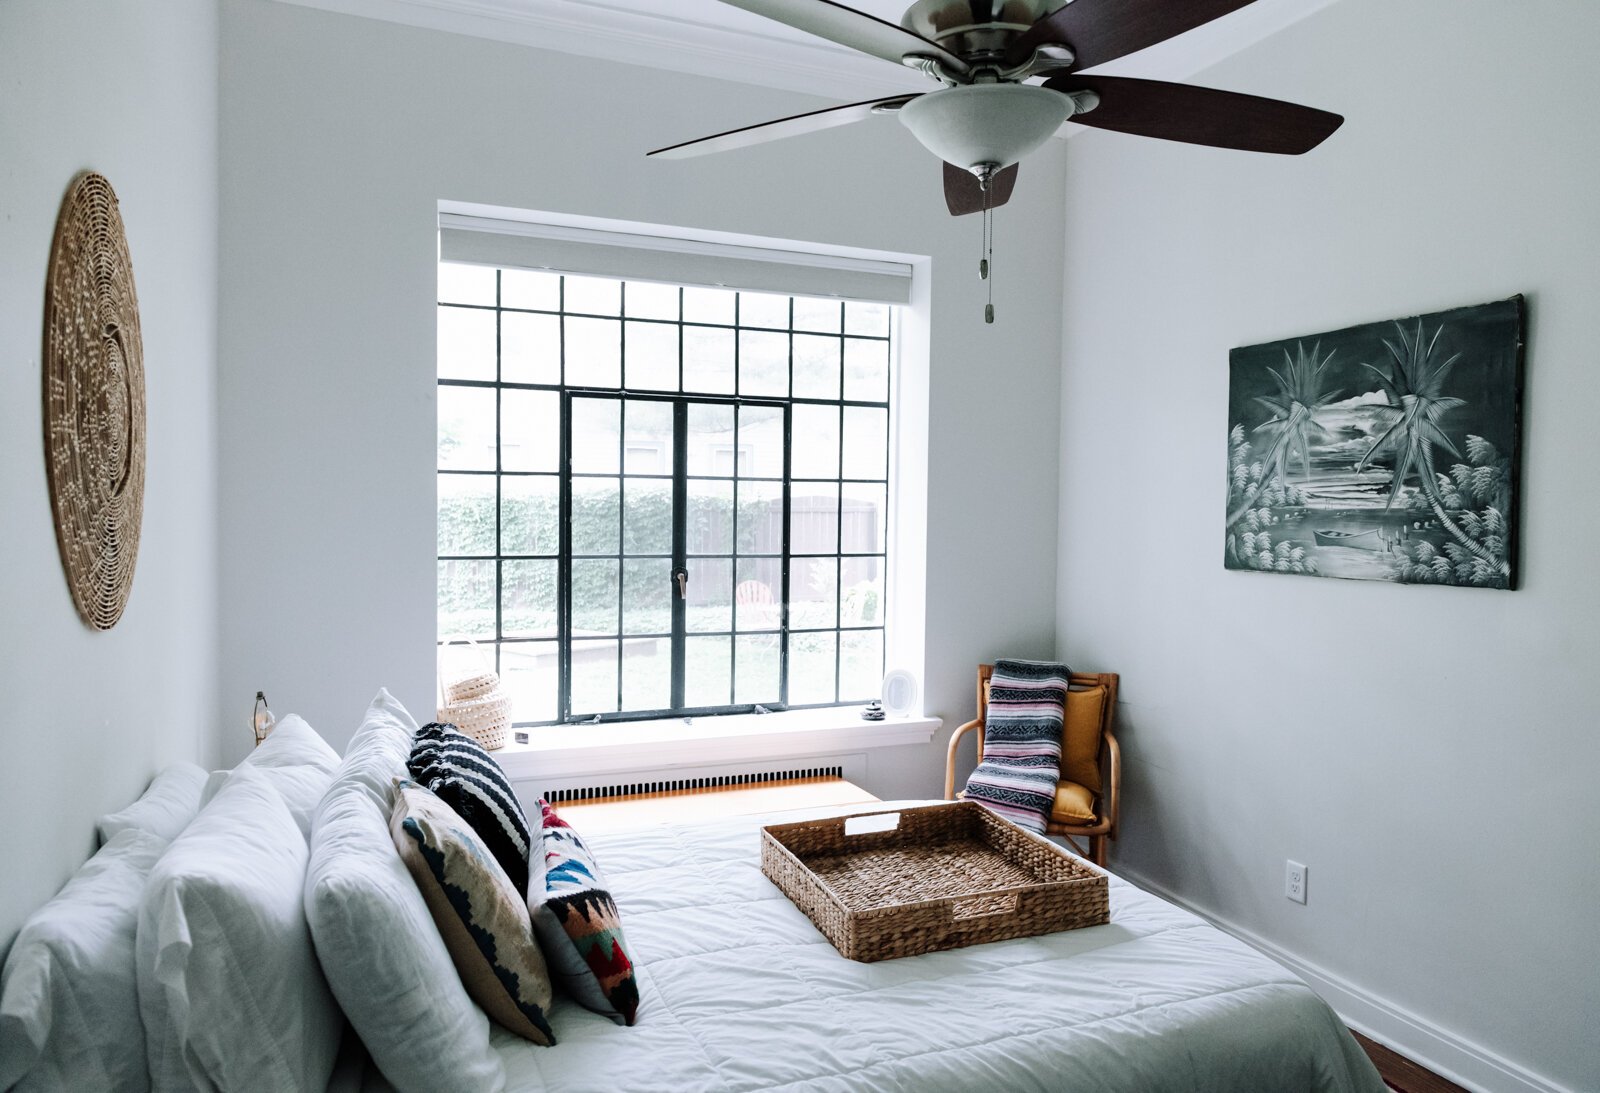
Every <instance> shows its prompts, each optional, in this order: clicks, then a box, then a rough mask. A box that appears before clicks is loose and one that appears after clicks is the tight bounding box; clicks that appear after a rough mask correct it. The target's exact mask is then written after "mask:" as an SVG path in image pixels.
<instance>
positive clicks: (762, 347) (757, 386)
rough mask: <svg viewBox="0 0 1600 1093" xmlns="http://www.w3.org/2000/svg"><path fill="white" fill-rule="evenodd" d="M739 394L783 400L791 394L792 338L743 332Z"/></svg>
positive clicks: (764, 331)
mask: <svg viewBox="0 0 1600 1093" xmlns="http://www.w3.org/2000/svg"><path fill="white" fill-rule="evenodd" d="M739 393H740V394H741V395H753V396H757V397H776V398H783V397H784V396H786V395H788V393H789V335H787V334H775V333H772V332H770V331H766V330H741V331H739Z"/></svg>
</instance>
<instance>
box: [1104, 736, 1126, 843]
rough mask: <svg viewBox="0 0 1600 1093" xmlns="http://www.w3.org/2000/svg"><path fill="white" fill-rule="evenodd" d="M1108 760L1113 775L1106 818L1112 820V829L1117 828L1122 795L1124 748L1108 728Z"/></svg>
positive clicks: (1107, 792) (1110, 781)
mask: <svg viewBox="0 0 1600 1093" xmlns="http://www.w3.org/2000/svg"><path fill="white" fill-rule="evenodd" d="M1106 762H1107V764H1108V765H1109V766H1110V768H1111V770H1110V775H1111V777H1110V778H1109V779H1108V780H1107V782H1106V785H1107V790H1106V807H1105V819H1107V820H1109V821H1110V822H1111V830H1112V831H1113V832H1115V831H1116V830H1117V808H1118V802H1119V799H1120V798H1121V796H1122V749H1121V748H1120V747H1118V746H1117V738H1116V737H1115V736H1113V735H1111V730H1110V729H1107V730H1106Z"/></svg>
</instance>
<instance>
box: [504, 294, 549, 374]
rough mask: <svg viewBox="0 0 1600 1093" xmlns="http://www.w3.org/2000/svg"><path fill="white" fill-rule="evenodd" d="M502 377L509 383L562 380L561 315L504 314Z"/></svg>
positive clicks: (505, 312) (506, 312)
mask: <svg viewBox="0 0 1600 1093" xmlns="http://www.w3.org/2000/svg"><path fill="white" fill-rule="evenodd" d="M500 378H501V379H502V380H504V381H505V382H506V383H548V384H552V385H553V384H558V383H560V382H561V317H560V316H559V315H524V314H521V313H519V312H515V311H504V312H501V313H500Z"/></svg>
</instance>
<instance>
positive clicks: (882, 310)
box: [844, 300, 889, 338]
mask: <svg viewBox="0 0 1600 1093" xmlns="http://www.w3.org/2000/svg"><path fill="white" fill-rule="evenodd" d="M844 332H845V333H846V334H867V335H871V336H873V337H878V338H887V337H888V336H889V305H888V304H869V303H863V302H861V301H859V300H846V301H845V305H844Z"/></svg>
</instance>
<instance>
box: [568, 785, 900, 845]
mask: <svg viewBox="0 0 1600 1093" xmlns="http://www.w3.org/2000/svg"><path fill="white" fill-rule="evenodd" d="M877 803H878V798H876V797H874V796H873V795H872V794H870V793H868V792H867V791H866V790H864V789H862V788H861V787H860V786H858V785H856V784H855V783H854V782H847V781H845V780H844V779H843V778H797V779H795V780H793V781H789V782H775V783H772V784H770V785H759V786H735V787H732V788H719V789H686V790H675V791H672V792H668V793H648V794H636V795H633V796H628V797H597V798H595V799H594V800H591V801H565V802H562V803H561V804H558V805H556V806H555V808H556V811H557V812H559V813H560V814H561V817H562V818H563V819H565V820H566V821H568V822H569V823H571V824H572V826H574V827H575V828H577V829H578V830H579V831H583V832H590V831H624V830H627V829H628V828H634V827H645V826H648V825H650V824H681V823H695V822H698V821H701V820H720V819H725V818H727V817H729V816H753V815H756V814H758V813H765V812H787V811H789V810H791V809H796V808H820V807H824V806H828V805H873V804H877Z"/></svg>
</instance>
